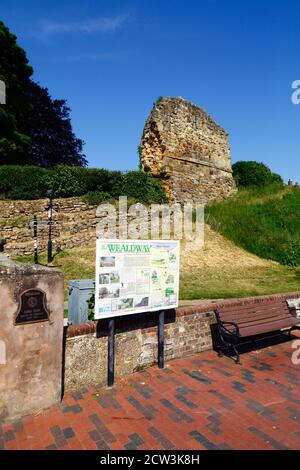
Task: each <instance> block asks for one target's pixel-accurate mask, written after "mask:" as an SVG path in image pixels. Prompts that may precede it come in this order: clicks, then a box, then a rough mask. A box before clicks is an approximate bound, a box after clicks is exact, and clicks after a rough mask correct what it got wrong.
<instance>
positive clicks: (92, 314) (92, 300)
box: [87, 292, 95, 320]
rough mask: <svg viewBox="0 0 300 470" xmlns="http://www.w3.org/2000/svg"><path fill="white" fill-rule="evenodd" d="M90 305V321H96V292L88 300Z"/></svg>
mask: <svg viewBox="0 0 300 470" xmlns="http://www.w3.org/2000/svg"><path fill="white" fill-rule="evenodd" d="M87 304H88V320H95V292H94V293H93V294H92V295H91V297H90V298H89V299H88V300H87Z"/></svg>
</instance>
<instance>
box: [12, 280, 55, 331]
mask: <svg viewBox="0 0 300 470" xmlns="http://www.w3.org/2000/svg"><path fill="white" fill-rule="evenodd" d="M47 320H49V312H48V311H47V308H46V294H45V292H43V291H42V290H39V289H29V290H27V291H25V292H23V293H22V294H21V296H20V306H19V310H18V313H17V317H16V321H15V324H16V325H23V324H25V323H36V322H41V321H47Z"/></svg>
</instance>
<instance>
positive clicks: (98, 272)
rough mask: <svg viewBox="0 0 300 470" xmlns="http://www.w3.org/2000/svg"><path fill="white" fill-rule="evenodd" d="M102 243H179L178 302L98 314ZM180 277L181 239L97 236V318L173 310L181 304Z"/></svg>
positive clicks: (95, 311)
mask: <svg viewBox="0 0 300 470" xmlns="http://www.w3.org/2000/svg"><path fill="white" fill-rule="evenodd" d="M101 243H126V244H128V243H136V244H137V243H139V244H142V243H161V244H163V243H174V244H176V245H177V250H178V270H177V280H176V287H177V299H176V304H174V305H169V306H166V307H162V308H161V309H158V308H157V307H152V308H147V309H146V308H145V309H143V310H137V311H133V312H122V313H114V314H103V315H100V316H99V315H97V312H98V309H99V298H98V289H99V281H98V279H99V276H100V263H98V260H99V259H100V244H101ZM179 277H180V241H179V240H132V239H129V240H123V239H122V240H121V239H117V238H115V239H112V238H97V240H96V283H95V310H94V313H95V320H104V319H105V318H115V317H124V316H127V315H137V314H139V313H147V312H159V311H162V310H173V309H174V308H178V305H179ZM96 317H97V318H96Z"/></svg>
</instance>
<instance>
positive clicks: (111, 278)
mask: <svg viewBox="0 0 300 470" xmlns="http://www.w3.org/2000/svg"><path fill="white" fill-rule="evenodd" d="M179 251H180V250H179V241H177V240H170V241H169V240H158V241H156V240H97V251H96V292H95V319H100V318H111V317H117V316H121V315H128V314H134V313H142V312H149V311H158V310H166V309H171V308H176V307H178V298H179V256H180V254H179Z"/></svg>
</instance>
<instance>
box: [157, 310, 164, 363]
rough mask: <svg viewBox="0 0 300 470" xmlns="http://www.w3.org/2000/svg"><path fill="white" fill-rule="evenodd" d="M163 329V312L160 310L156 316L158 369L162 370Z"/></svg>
mask: <svg viewBox="0 0 300 470" xmlns="http://www.w3.org/2000/svg"><path fill="white" fill-rule="evenodd" d="M164 327H165V312H164V311H163V310H161V311H160V312H159V314H158V367H159V368H160V369H163V368H164V351H165V341H164V336H165V335H164Z"/></svg>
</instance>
